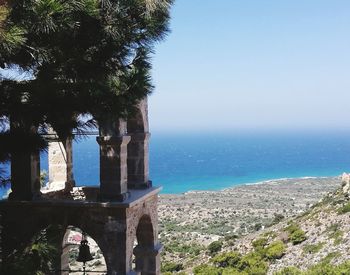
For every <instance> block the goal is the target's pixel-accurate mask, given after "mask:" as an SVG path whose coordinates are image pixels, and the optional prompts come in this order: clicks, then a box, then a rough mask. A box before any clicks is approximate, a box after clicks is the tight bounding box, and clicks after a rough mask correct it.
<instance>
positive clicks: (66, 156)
mask: <svg viewBox="0 0 350 275" xmlns="http://www.w3.org/2000/svg"><path fill="white" fill-rule="evenodd" d="M48 160H49V187H50V189H52V190H63V189H67V190H71V189H72V188H73V187H74V186H75V182H74V178H73V152H72V138H67V139H66V141H63V142H62V141H60V140H59V138H58V137H57V136H54V137H53V138H52V139H51V141H50V142H49V153H48Z"/></svg>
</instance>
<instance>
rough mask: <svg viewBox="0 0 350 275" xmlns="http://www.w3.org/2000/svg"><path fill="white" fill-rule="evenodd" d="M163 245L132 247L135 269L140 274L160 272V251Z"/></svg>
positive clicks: (150, 274) (157, 274) (153, 274)
mask: <svg viewBox="0 0 350 275" xmlns="http://www.w3.org/2000/svg"><path fill="white" fill-rule="evenodd" d="M162 248H163V246H162V245H161V244H156V245H155V246H141V245H138V246H136V247H135V248H134V255H135V257H136V271H137V272H141V275H159V274H160V252H161V251H162Z"/></svg>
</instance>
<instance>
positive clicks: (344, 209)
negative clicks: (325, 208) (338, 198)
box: [338, 202, 350, 214]
mask: <svg viewBox="0 0 350 275" xmlns="http://www.w3.org/2000/svg"><path fill="white" fill-rule="evenodd" d="M348 212H350V202H349V203H347V204H345V205H343V206H342V207H340V208H339V209H338V214H345V213H348Z"/></svg>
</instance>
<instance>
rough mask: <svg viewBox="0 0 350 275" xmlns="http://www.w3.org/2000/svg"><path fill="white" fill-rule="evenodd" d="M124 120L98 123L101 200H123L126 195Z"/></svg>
mask: <svg viewBox="0 0 350 275" xmlns="http://www.w3.org/2000/svg"><path fill="white" fill-rule="evenodd" d="M129 141H130V137H129V136H127V135H126V122H125V121H123V120H121V119H116V120H114V121H111V120H107V121H104V122H103V123H100V136H99V137H97V142H98V144H99V145H100V196H101V200H102V201H104V200H107V201H123V200H125V199H126V198H127V197H128V187H127V180H128V170H127V169H128V168H127V144H128V143H129Z"/></svg>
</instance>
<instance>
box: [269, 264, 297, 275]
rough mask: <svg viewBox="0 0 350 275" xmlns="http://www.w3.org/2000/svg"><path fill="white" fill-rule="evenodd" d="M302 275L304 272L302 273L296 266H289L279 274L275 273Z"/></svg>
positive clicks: (275, 274)
mask: <svg viewBox="0 0 350 275" xmlns="http://www.w3.org/2000/svg"><path fill="white" fill-rule="evenodd" d="M301 274H302V272H301V271H300V269H298V268H296V267H294V266H288V267H285V268H283V269H282V270H280V271H278V272H275V273H274V274H273V275H301Z"/></svg>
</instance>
